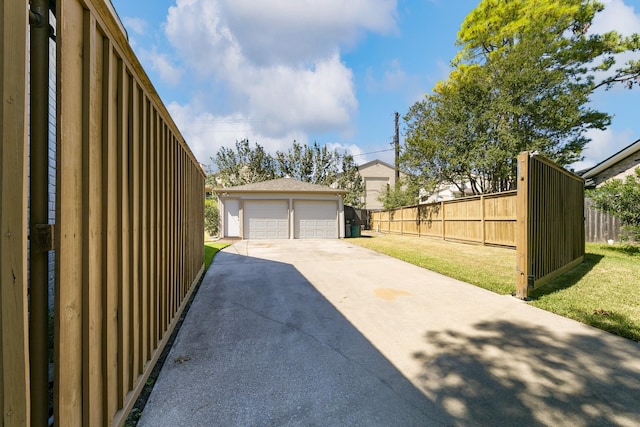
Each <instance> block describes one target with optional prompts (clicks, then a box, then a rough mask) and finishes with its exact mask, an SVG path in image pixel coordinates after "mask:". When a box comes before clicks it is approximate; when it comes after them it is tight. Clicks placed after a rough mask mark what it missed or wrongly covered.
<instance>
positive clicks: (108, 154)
mask: <svg viewBox="0 0 640 427" xmlns="http://www.w3.org/2000/svg"><path fill="white" fill-rule="evenodd" d="M105 59H106V61H105V72H106V73H107V74H106V76H105V78H104V79H103V81H104V82H105V85H106V87H105V96H104V99H105V102H106V106H105V107H106V108H105V109H106V116H105V122H104V123H105V135H104V139H103V162H104V166H103V170H104V171H105V172H106V173H105V176H104V179H103V190H102V191H103V194H104V196H103V197H104V201H103V203H104V214H103V215H104V218H105V219H104V222H103V227H104V232H103V233H104V236H105V237H104V240H103V244H104V261H103V262H104V264H105V273H104V279H103V298H104V304H105V308H104V313H105V314H104V326H103V330H104V343H103V345H104V348H105V353H104V362H103V378H104V381H105V393H104V398H103V403H104V405H105V416H107V417H109V414H114V413H115V412H116V410H117V408H118V293H119V288H120V286H119V274H118V273H119V270H120V266H119V262H118V261H119V257H120V254H119V244H118V243H119V236H118V231H119V230H118V222H119V212H120V209H119V206H118V108H119V104H118V58H117V57H116V54H115V52H114V50H113V46H112V45H111V44H109V46H108V47H107V49H106V51H105ZM94 357H95V356H94Z"/></svg>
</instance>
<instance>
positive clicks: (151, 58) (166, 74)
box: [138, 49, 183, 86]
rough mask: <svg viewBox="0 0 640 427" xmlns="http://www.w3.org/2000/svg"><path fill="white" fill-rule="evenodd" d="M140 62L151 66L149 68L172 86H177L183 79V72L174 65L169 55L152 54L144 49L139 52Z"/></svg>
mask: <svg viewBox="0 0 640 427" xmlns="http://www.w3.org/2000/svg"><path fill="white" fill-rule="evenodd" d="M138 55H139V56H140V60H141V61H143V62H145V63H147V64H149V67H150V68H151V69H152V70H154V71H156V72H157V73H158V75H159V76H160V78H161V79H162V81H164V82H165V83H167V84H168V85H170V86H176V85H177V84H178V83H179V82H180V79H181V78H182V74H183V70H181V69H180V68H179V67H177V66H175V65H173V64H172V63H171V60H170V59H169V57H168V55H166V54H161V53H157V52H150V51H146V50H144V49H141V50H139V53H138Z"/></svg>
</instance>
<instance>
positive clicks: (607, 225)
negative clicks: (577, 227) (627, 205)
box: [584, 197, 629, 243]
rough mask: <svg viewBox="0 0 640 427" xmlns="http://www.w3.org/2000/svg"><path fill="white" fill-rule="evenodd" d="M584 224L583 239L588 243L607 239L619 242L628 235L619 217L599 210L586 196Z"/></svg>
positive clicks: (602, 241) (603, 241)
mask: <svg viewBox="0 0 640 427" xmlns="http://www.w3.org/2000/svg"><path fill="white" fill-rule="evenodd" d="M584 226H585V230H584V234H585V239H586V241H587V242H590V243H605V242H606V241H607V240H609V239H612V240H614V241H615V242H620V240H621V239H622V238H623V237H627V238H628V237H629V236H627V234H626V233H624V231H623V230H622V223H621V221H620V218H618V217H615V216H613V215H611V214H609V213H606V212H602V211H599V210H598V209H596V208H595V207H594V206H593V201H592V200H591V199H589V198H588V197H587V198H585V199H584Z"/></svg>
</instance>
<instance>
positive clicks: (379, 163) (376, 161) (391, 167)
mask: <svg viewBox="0 0 640 427" xmlns="http://www.w3.org/2000/svg"><path fill="white" fill-rule="evenodd" d="M376 164H378V165H382V166H386V167H388V168H389V169H393V170H395V169H396V168H395V167H394V166H392V165H390V164H389V163H387V162H383V161H382V160H378V159H376V160H371V161H370V162H367V163H363V164H361V165H359V166H358V169H363V168H368V167H369V166H374V165H376Z"/></svg>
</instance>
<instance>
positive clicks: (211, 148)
mask: <svg viewBox="0 0 640 427" xmlns="http://www.w3.org/2000/svg"><path fill="white" fill-rule="evenodd" d="M167 109H168V110H169V113H170V114H171V117H172V118H173V120H174V121H175V123H176V125H177V126H178V128H179V129H180V132H181V133H182V136H184V138H185V140H186V142H187V144H188V145H189V147H190V148H191V151H193V154H194V156H195V157H196V159H198V161H199V162H200V163H202V164H205V165H211V164H213V162H212V160H211V158H214V157H215V155H216V153H217V152H218V150H219V149H220V148H221V147H233V146H234V144H235V141H240V140H242V139H248V140H249V141H250V142H251V144H252V145H253V144H254V143H258V144H260V145H261V146H263V147H264V148H265V149H266V150H267V151H268V152H270V153H275V151H277V150H286V149H288V148H289V147H290V146H291V143H292V142H293V141H294V140H296V141H298V142H299V143H301V144H306V143H307V142H308V141H307V137H306V135H304V134H303V133H299V132H291V133H289V134H287V135H284V136H283V137H281V138H272V137H268V136H265V135H263V134H262V133H260V132H259V131H256V130H255V129H254V126H255V125H256V123H257V122H256V121H255V120H252V119H250V118H249V117H247V116H245V115H243V114H240V113H234V114H229V115H214V114H211V113H208V112H202V111H198V110H196V109H194V108H193V107H191V106H189V105H180V104H178V103H175V102H172V103H170V104H169V105H167Z"/></svg>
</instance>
